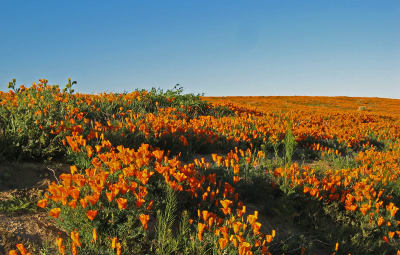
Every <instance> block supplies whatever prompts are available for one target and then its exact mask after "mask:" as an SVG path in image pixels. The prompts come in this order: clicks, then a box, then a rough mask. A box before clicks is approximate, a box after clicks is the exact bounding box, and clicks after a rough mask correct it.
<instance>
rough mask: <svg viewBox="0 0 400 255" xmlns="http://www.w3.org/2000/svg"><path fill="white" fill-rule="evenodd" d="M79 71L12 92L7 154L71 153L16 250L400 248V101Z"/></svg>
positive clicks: (4, 115) (2, 134)
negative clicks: (41, 224)
mask: <svg viewBox="0 0 400 255" xmlns="http://www.w3.org/2000/svg"><path fill="white" fill-rule="evenodd" d="M75 83H76V82H72V81H71V80H69V81H68V84H67V85H66V86H65V87H64V88H60V87H59V86H56V85H49V84H48V81H47V80H45V79H42V80H40V81H39V82H37V83H33V85H32V86H30V87H25V86H22V85H21V86H17V85H16V81H15V80H14V81H12V82H10V84H9V88H10V91H8V92H0V160H1V161H4V162H5V161H35V162H42V163H43V164H49V162H62V163H64V164H67V165H68V171H64V172H63V173H61V174H57V175H54V178H53V180H52V182H51V183H49V185H48V186H47V187H46V189H45V190H43V191H42V192H41V194H40V196H39V197H37V198H36V200H35V201H34V204H35V209H34V210H37V211H40V212H43V211H45V212H46V214H47V215H48V217H49V220H52V221H54V224H55V226H56V227H57V229H59V232H58V235H56V236H54V237H52V238H53V241H52V242H50V243H47V244H45V243H43V244H40V245H39V246H38V245H29V244H27V243H24V240H22V241H21V242H18V243H15V244H12V246H13V249H10V250H8V251H7V254H9V255H15V254H22V255H24V254H63V255H64V254H74V255H75V254H87V255H89V254H240V255H250V254H396V253H397V254H400V226H399V225H400V212H398V210H399V207H400V183H399V181H400V167H399V164H400V139H399V138H400V100H397V99H383V98H350V97H297V96H293V97H202V96H200V95H194V94H184V93H183V89H182V88H181V87H178V86H176V87H174V88H173V89H170V90H167V91H163V90H160V89H158V90H157V89H152V90H150V91H146V90H139V89H137V90H135V91H132V92H125V93H102V94H81V93H78V92H76V91H74V90H75V89H76V88H75V87H76V84H75ZM20 178H22V179H23V178H24V176H21V177H20ZM0 179H1V173H0ZM0 183H1V182H0ZM1 203H3V202H1ZM1 203H0V209H1Z"/></svg>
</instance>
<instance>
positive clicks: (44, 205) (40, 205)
mask: <svg viewBox="0 0 400 255" xmlns="http://www.w3.org/2000/svg"><path fill="white" fill-rule="evenodd" d="M37 206H39V207H41V208H45V207H46V206H47V199H42V200H39V201H38V202H37Z"/></svg>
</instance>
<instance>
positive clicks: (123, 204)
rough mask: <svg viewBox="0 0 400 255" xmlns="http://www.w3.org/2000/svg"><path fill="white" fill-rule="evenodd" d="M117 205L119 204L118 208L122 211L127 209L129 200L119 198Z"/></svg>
mask: <svg viewBox="0 0 400 255" xmlns="http://www.w3.org/2000/svg"><path fill="white" fill-rule="evenodd" d="M116 201H117V204H118V208H119V209H120V210H123V209H126V208H127V207H128V200H127V199H126V198H122V197H120V198H117V199H116Z"/></svg>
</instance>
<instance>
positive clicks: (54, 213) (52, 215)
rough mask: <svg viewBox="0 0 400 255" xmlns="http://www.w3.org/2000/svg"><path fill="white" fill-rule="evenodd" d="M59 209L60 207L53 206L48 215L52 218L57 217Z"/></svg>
mask: <svg viewBox="0 0 400 255" xmlns="http://www.w3.org/2000/svg"><path fill="white" fill-rule="evenodd" d="M60 212H61V209H60V208H53V209H51V210H50V212H49V215H50V216H51V217H53V218H58V216H59V215H60Z"/></svg>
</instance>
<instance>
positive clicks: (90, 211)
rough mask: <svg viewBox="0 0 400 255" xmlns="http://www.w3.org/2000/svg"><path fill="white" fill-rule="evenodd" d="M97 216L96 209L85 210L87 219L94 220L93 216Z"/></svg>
mask: <svg viewBox="0 0 400 255" xmlns="http://www.w3.org/2000/svg"><path fill="white" fill-rule="evenodd" d="M96 216H97V210H89V211H88V212H87V217H88V219H89V220H94V218H96Z"/></svg>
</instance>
